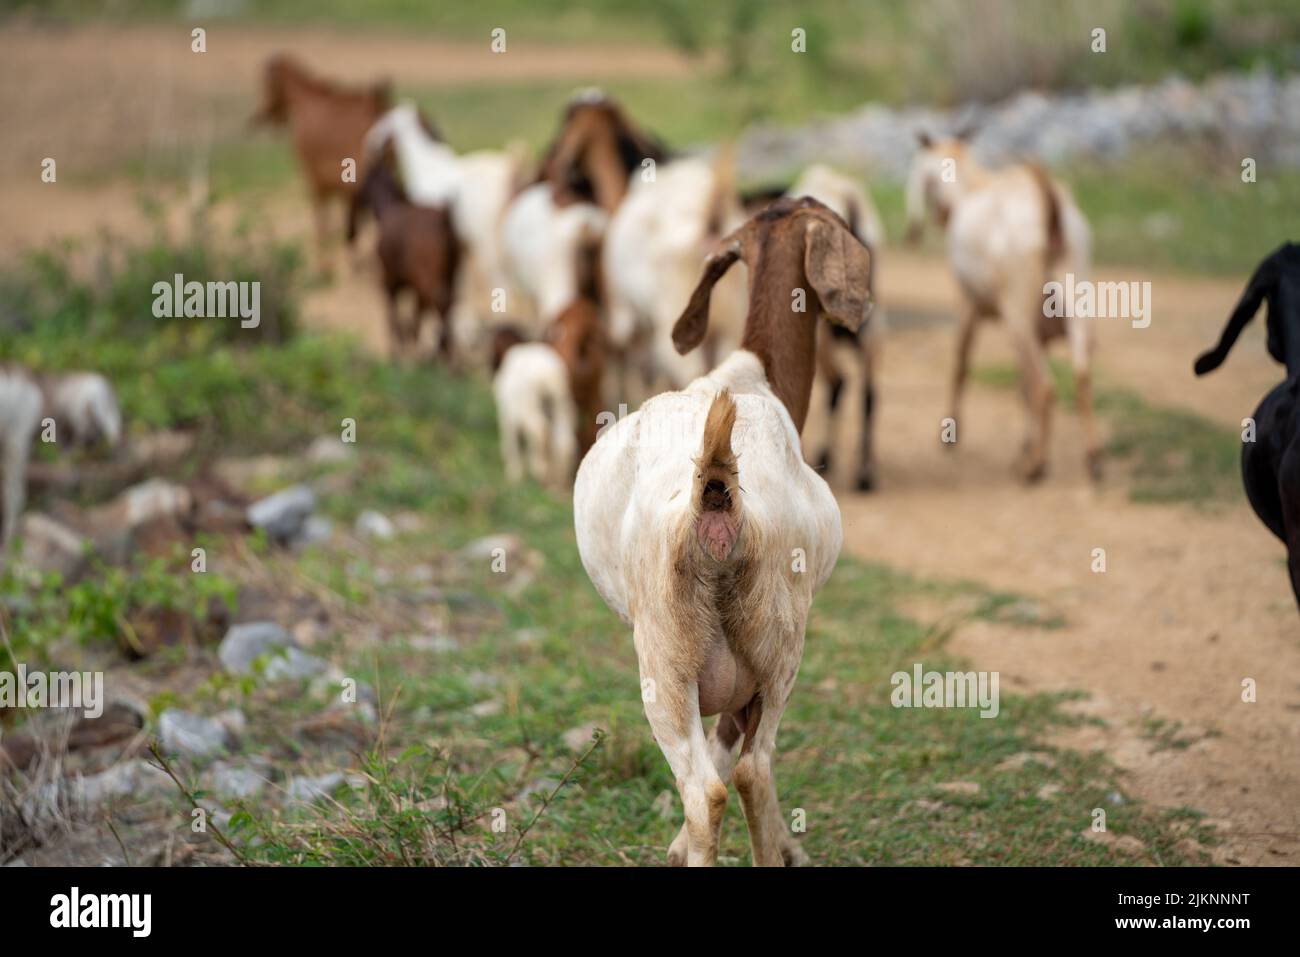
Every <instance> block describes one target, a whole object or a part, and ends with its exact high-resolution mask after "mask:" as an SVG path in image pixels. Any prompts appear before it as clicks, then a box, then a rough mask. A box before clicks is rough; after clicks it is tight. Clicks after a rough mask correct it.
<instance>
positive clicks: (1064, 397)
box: [971, 359, 1241, 505]
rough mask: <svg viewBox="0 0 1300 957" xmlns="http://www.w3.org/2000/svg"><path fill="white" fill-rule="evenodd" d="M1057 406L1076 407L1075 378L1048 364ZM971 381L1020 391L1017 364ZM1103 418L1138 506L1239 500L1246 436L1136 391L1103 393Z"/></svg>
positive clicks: (1061, 365) (980, 371)
mask: <svg viewBox="0 0 1300 957" xmlns="http://www.w3.org/2000/svg"><path fill="white" fill-rule="evenodd" d="M1050 365H1051V369H1052V379H1053V382H1054V384H1055V387H1056V397H1057V404H1058V405H1059V406H1061V407H1062V408H1073V407H1074V403H1075V392H1074V377H1073V375H1072V374H1071V372H1070V369H1069V366H1068V364H1067V363H1066V362H1064V361H1062V360H1060V359H1052V360H1051V361H1050ZM971 378H972V379H973V380H974V381H975V382H977V383H979V384H981V385H985V386H989V387H991V388H995V389H1007V390H1011V389H1018V388H1019V386H1020V373H1019V371H1018V370H1017V369H1016V368H1015V367H1014V366H1012V365H1009V364H1006V363H992V364H988V365H982V366H978V367H976V368H975V369H974V370H973V371H972V373H971ZM1095 403H1096V409H1097V412H1098V414H1099V415H1100V416H1102V418H1103V419H1104V420H1105V421H1106V423H1107V424H1108V426H1109V431H1110V439H1109V441H1108V442H1107V443H1106V453H1107V455H1109V456H1111V457H1112V458H1113V459H1115V460H1118V462H1120V463H1121V466H1122V467H1123V468H1124V469H1125V471H1126V473H1127V475H1128V481H1129V497H1130V498H1132V499H1133V501H1135V502H1187V503H1191V504H1195V505H1211V504H1213V503H1216V502H1224V501H1236V500H1238V499H1239V498H1240V497H1241V435H1240V433H1238V432H1236V431H1234V430H1233V429H1230V428H1226V427H1225V426H1222V425H1219V424H1217V423H1215V422H1211V421H1209V420H1208V419H1206V418H1204V417H1203V416H1200V415H1197V414H1196V413H1195V412H1188V411H1186V410H1184V409H1178V408H1171V407H1168V406H1160V405H1155V404H1153V403H1151V402H1148V401H1147V400H1146V399H1144V398H1143V397H1142V396H1140V395H1138V394H1137V393H1136V392H1134V391H1132V390H1131V389H1122V388H1105V387H1103V388H1099V389H1098V390H1097V391H1096V397H1095Z"/></svg>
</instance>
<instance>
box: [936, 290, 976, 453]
mask: <svg viewBox="0 0 1300 957" xmlns="http://www.w3.org/2000/svg"><path fill="white" fill-rule="evenodd" d="M977 321H978V312H977V310H976V309H975V306H974V304H973V303H971V302H970V301H969V300H967V299H965V298H963V300H962V304H961V313H960V314H959V315H958V316H957V352H956V355H955V356H954V358H953V366H952V380H951V381H950V383H949V387H948V415H949V416H951V418H952V420H953V421H954V422H956V423H957V436H958V440H960V437H961V434H962V425H961V397H962V393H963V392H964V391H965V390H966V378H967V376H968V375H969V373H970V352H971V346H972V345H973V344H974V342H975V323H976V322H977ZM956 445H957V443H956V442H945V443H944V447H945V448H949V449H951V448H955V447H956Z"/></svg>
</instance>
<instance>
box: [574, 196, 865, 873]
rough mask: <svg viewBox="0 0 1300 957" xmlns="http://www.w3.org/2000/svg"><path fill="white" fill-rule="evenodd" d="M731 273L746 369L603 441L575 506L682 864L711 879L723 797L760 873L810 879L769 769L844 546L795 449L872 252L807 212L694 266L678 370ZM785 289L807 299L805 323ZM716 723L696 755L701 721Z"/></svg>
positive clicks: (647, 413)
mask: <svg viewBox="0 0 1300 957" xmlns="http://www.w3.org/2000/svg"><path fill="white" fill-rule="evenodd" d="M737 260H743V261H744V262H745V263H747V265H748V267H749V292H750V295H749V303H750V305H749V314H748V317H747V318H746V320H745V330H744V334H743V338H742V346H741V349H740V350H738V351H737V352H735V353H733V354H732V355H731V356H730V357H728V358H727V359H726V360H725V361H724V362H723V363H722V364H721V365H719V366H718V367H717V368H715V369H714V370H713V372H711V373H710V374H709V375H707V376H705V377H704V378H701V379H698V380H696V381H695V382H692V383H691V384H690V385H689V386H688V387H687V388H686V389H685V390H684V391H682V392H667V393H664V394H662V395H658V396H656V397H654V398H652V399H650V400H649V401H647V402H646V403H645V404H644V405H643V406H642V407H641V408H640V409H639V410H638V411H637V412H634V413H632V414H631V415H629V416H627V417H625V418H623V419H621V420H620V421H619V422H618V423H617V424H615V425H613V426H611V427H610V428H608V429H607V430H606V431H605V434H604V435H603V436H602V437H601V438H600V439H599V440H598V441H597V443H596V445H595V446H594V447H593V448H592V449H591V451H590V452H589V453H588V454H587V456H586V458H585V459H583V462H582V465H581V466H580V467H579V469H578V478H577V483H576V485H575V488H574V495H573V501H574V523H575V526H576V528H577V538H578V549H579V552H580V553H581V556H582V563H583V566H584V567H585V568H586V570H587V574H588V575H589V576H590V578H591V580H592V583H593V584H594V585H595V586H596V590H597V591H598V592H599V593H600V595H601V597H602V598H603V599H604V600H605V602H606V604H608V605H609V606H610V608H611V609H613V610H614V611H615V612H617V613H618V615H619V616H620V617H621V618H622V619H623V620H624V621H625V622H627V623H629V624H630V625H631V626H632V633H633V640H634V642H635V644H636V651H637V661H638V663H639V665H640V671H641V687H642V689H643V690H642V699H643V701H644V703H645V712H646V717H647V718H648V719H649V721H650V726H651V728H652V729H653V731H654V735H655V740H656V741H657V742H658V744H659V747H660V749H661V750H662V751H663V753H664V757H665V758H667V760H668V763H669V765H670V766H671V767H672V770H673V774H674V776H675V777H676V781H677V788H678V792H679V794H680V796H681V800H682V806H683V809H684V811H685V817H686V821H685V824H684V825H683V827H682V830H681V832H680V833H679V834H678V835H677V838H676V839H675V840H674V841H673V843H672V846H671V847H670V848H669V850H668V859H669V861H670V863H674V864H682V863H686V864H692V865H707V864H712V863H714V862H715V861H716V858H717V852H718V840H719V829H720V827H721V823H722V816H723V811H724V809H725V806H726V802H727V786H726V785H727V782H728V779H733V780H734V781H735V784H736V790H737V791H738V792H739V794H740V799H741V803H742V805H743V806H744V811H745V818H746V821H747V823H748V825H749V835H750V843H751V846H752V849H753V858H754V863H755V864H757V865H781V864H795V863H804V862H805V861H806V855H805V854H804V853H803V851H802V850H801V849H800V848H799V846H798V845H797V843H796V842H795V841H794V839H793V837H792V836H791V834H790V831H789V829H788V828H787V827H786V825H785V821H784V820H783V818H782V816H781V812H780V808H779V806H778V804H777V799H776V786H775V783H774V781H773V778H772V756H773V752H774V750H775V746H776V730H777V725H778V723H779V722H780V720H781V714H782V712H783V711H784V710H785V706H786V703H787V701H788V700H789V696H790V692H791V690H792V688H793V686H794V681H795V676H796V675H797V673H798V670H799V662H800V660H801V658H802V655H803V642H804V629H805V626H806V622H807V616H808V610H809V606H810V604H811V602H812V598H813V595H814V593H815V592H816V591H817V590H818V589H819V588H820V587H821V586H822V584H824V583H825V581H826V579H827V578H828V577H829V576H830V573H831V570H832V569H833V568H834V565H835V561H836V558H837V557H838V555H839V550H840V545H841V542H842V531H841V527H840V513H839V508H838V506H837V505H836V503H835V497H834V496H833V495H832V494H831V491H830V488H829V487H828V486H827V485H826V483H825V482H824V481H823V480H822V479H821V477H819V476H818V475H817V473H816V472H814V471H813V470H812V469H811V468H810V467H809V466H808V465H807V464H805V463H804V461H803V457H802V453H801V448H800V442H799V429H800V428H801V427H802V425H803V421H804V418H805V417H806V415H807V412H808V400H809V394H810V391H811V388H812V377H813V369H814V360H815V351H816V326H817V318H818V315H819V314H820V313H823V312H824V313H825V315H826V317H827V319H829V320H830V321H832V322H835V323H837V324H840V325H843V326H844V327H846V328H848V329H850V330H854V331H856V330H857V329H858V327H859V326H860V325H861V324H862V322H863V321H865V319H866V315H867V313H868V311H869V309H870V298H869V291H868V278H869V274H870V257H869V254H868V252H867V250H866V248H865V247H864V246H862V245H861V244H860V243H859V241H858V240H857V239H856V238H854V237H853V236H852V235H851V234H850V233H849V232H848V230H847V229H845V226H844V223H843V221H841V220H840V219H839V218H838V217H836V216H835V215H834V214H833V213H831V212H830V211H829V210H827V209H826V208H825V207H824V206H822V205H821V204H819V203H817V202H816V201H814V200H810V199H801V200H790V199H782V200H779V201H778V202H777V203H775V204H773V205H772V206H771V207H769V208H768V209H766V210H764V211H763V212H761V213H759V214H758V215H757V216H755V217H754V218H753V219H751V220H750V221H749V222H748V223H746V224H745V225H744V226H742V227H741V228H740V229H739V230H737V231H736V232H734V233H733V234H731V235H730V236H728V237H727V238H726V239H724V240H723V241H722V243H721V246H720V249H719V251H718V252H715V253H714V254H713V255H711V256H710V257H709V258H708V259H707V260H706V262H705V266H704V274H703V277H702V278H701V279H700V280H699V283H698V285H697V287H696V289H695V291H694V293H693V294H692V295H691V296H690V297H689V302H688V304H687V306H686V308H685V311H684V312H683V313H682V315H681V317H680V319H679V320H678V321H677V323H676V325H675V327H674V329H673V342H674V345H675V346H676V348H677V349H678V350H679V351H680V352H683V353H685V352H688V351H690V350H691V349H693V348H695V347H696V346H698V345H699V344H700V343H701V342H702V341H703V340H704V338H705V335H706V332H707V329H708V323H709V297H710V293H711V291H712V289H713V287H714V285H715V284H716V283H717V282H718V281H719V280H720V279H721V278H722V276H723V275H724V274H725V273H726V272H727V270H728V268H729V267H730V266H731V265H732V264H734V263H735V262H736V261H737ZM794 289H803V290H806V291H807V302H806V310H805V311H798V310H797V307H796V306H795V305H794V303H793V302H792V296H791V291H792V290H794ZM712 714H717V715H719V718H718V722H717V724H716V725H715V726H714V728H713V730H712V732H711V733H710V735H709V736H707V737H706V735H705V732H704V728H703V724H702V722H701V720H700V719H701V717H702V716H707V715H712ZM742 735H743V736H744V739H745V740H744V745H743V747H742V748H741V752H740V757H739V759H738V760H736V761H735V764H734V770H733V760H735V759H734V757H733V749H734V746H735V744H736V742H737V741H738V740H739V739H740V737H741V736H742Z"/></svg>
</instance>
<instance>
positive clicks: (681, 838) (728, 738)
mask: <svg viewBox="0 0 1300 957" xmlns="http://www.w3.org/2000/svg"><path fill="white" fill-rule="evenodd" d="M739 740H740V728H739V726H738V725H737V724H736V721H735V719H733V718H732V717H731V715H729V714H720V715H718V720H717V721H716V722H715V723H714V725H713V728H712V729H711V730H710V731H709V759H710V760H711V761H712V762H713V768H714V770H716V771H717V772H718V778H719V779H720V780H721V781H722V783H723V784H724V785H725V784H727V783H729V782H730V781H731V770H732V768H734V767H735V766H736V743H737V742H738V741H739ZM721 841H722V818H721V817H719V818H718V842H719V843H721ZM689 842H690V835H689V831H688V829H687V827H686V823H685V822H683V823H682V829H681V830H680V831H678V832H677V837H675V838H674V839H673V842H672V844H670V845H669V846H668V863H669V864H671V865H673V866H674V867H681V866H682V865H684V864H685V863H686V852H687V849H688V847H689Z"/></svg>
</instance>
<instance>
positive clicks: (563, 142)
mask: <svg viewBox="0 0 1300 957" xmlns="http://www.w3.org/2000/svg"><path fill="white" fill-rule="evenodd" d="M646 159H651V160H654V161H655V162H657V163H658V162H662V161H664V160H666V159H668V151H667V149H666V148H665V147H664V146H663V144H662V143H660V142H659V141H658V140H656V139H655V138H654V137H653V136H650V135H649V134H647V133H644V132H642V131H641V130H638V129H637V128H636V127H635V126H633V125H632V123H631V122H630V121H629V120H628V118H627V117H626V116H625V115H624V114H623V110H622V109H621V108H620V107H619V105H618V104H617V103H615V102H614V101H613V100H612V99H610V98H609V97H608V96H606V95H605V94H604V93H602V92H600V91H599V90H591V91H587V92H585V93H582V94H580V95H579V96H577V97H575V98H574V99H573V100H572V101H571V102H570V103H569V106H568V109H566V110H565V113H564V119H563V120H562V121H561V124H560V132H559V133H558V134H556V137H555V140H554V141H553V142H552V143H551V145H550V147H548V149H547V151H546V154H545V155H544V156H543V157H542V163H541V172H540V174H539V175H538V177H537V182H539V183H549V184H550V186H551V189H552V191H553V194H554V196H555V201H556V203H557V204H558V205H566V204H567V203H574V202H579V201H586V202H589V203H595V204H596V205H598V206H600V207H601V208H603V209H604V210H605V212H607V213H610V214H612V213H613V212H614V210H616V209H618V205H619V203H621V202H622V201H623V197H624V196H626V195H627V186H628V178H629V177H630V176H631V175H632V173H633V172H635V171H636V170H638V169H639V168H640V167H641V164H642V162H643V161H644V160H646Z"/></svg>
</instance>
